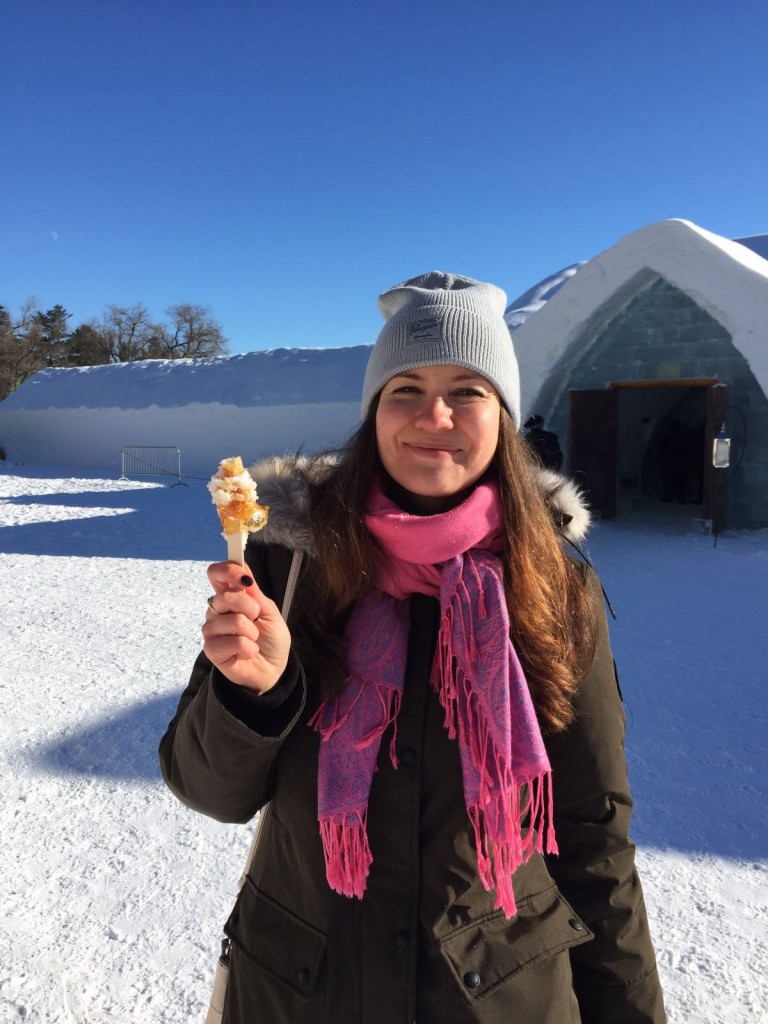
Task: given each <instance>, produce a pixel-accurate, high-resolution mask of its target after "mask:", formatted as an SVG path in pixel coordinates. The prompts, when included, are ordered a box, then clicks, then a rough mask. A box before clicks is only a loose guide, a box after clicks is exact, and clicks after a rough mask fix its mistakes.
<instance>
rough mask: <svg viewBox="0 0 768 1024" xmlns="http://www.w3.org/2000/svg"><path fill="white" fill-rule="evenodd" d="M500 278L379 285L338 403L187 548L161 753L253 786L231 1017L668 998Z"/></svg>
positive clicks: (210, 784) (203, 778)
mask: <svg viewBox="0 0 768 1024" xmlns="http://www.w3.org/2000/svg"><path fill="white" fill-rule="evenodd" d="M505 305H506V297H505V295H504V293H503V291H501V289H499V288H496V287H495V286H494V285H491V284H484V283H481V282H478V281H474V280H472V279H470V278H466V277H460V276H457V275H453V274H443V273H440V272H437V271H432V272H430V273H427V274H424V275H422V276H420V277H417V278H413V279H411V280H409V281H405V282H404V283H403V284H400V285H397V286H395V287H394V288H391V289H389V290H388V291H386V292H384V293H383V294H382V295H381V296H380V299H379V307H380V309H381V312H382V314H383V316H384V318H385V321H386V323H385V325H384V328H383V329H382V331H381V334H380V335H379V338H378V340H377V342H376V344H375V346H374V348H373V351H372V354H371V357H370V360H369V363H368V367H367V371H366V375H365V381H364V385H363V395H362V415H363V420H362V425H361V426H360V428H359V430H358V431H357V432H356V433H355V434H354V435H353V437H352V438H351V440H350V441H349V443H348V445H347V446H346V448H345V449H344V450H343V451H342V452H341V453H340V454H339V453H337V454H336V455H335V456H332V457H329V456H322V457H316V458H306V457H298V456H297V457H292V458H275V459H271V460H267V461H266V462H264V463H262V464H261V465H259V466H257V467H255V468H254V470H253V472H254V475H255V477H256V479H257V483H258V489H259V495H260V500H262V501H264V502H265V503H266V504H268V505H269V506H270V512H269V523H268V525H267V527H266V528H265V529H264V530H263V531H261V532H260V533H258V534H256V535H254V536H253V537H252V542H251V543H249V545H248V548H247V556H246V557H247V561H248V569H247V571H245V572H244V570H243V567H242V566H240V565H237V564H235V563H232V562H217V563H215V564H213V565H211V566H210V567H209V569H208V578H209V581H210V584H211V587H212V591H213V593H212V596H211V598H210V600H209V609H208V611H207V613H206V617H205V623H204V625H203V630H202V631H203V638H204V646H203V651H202V653H201V654H200V656H199V658H198V660H197V662H196V664H195V666H194V669H193V672H192V676H191V679H190V682H189V685H188V686H187V688H186V690H185V691H184V693H183V694H182V696H181V700H180V702H179V706H178V709H177V712H176V715H175V717H174V718H173V720H172V721H171V723H170V725H169V727H168V731H167V732H166V734H165V736H164V737H163V740H162V742H161V745H160V762H161V767H162V772H163V776H164V778H165V781H166V782H167V784H168V785H169V786H170V788H171V790H172V791H173V792H174V793H175V794H176V796H177V797H178V798H179V799H180V800H182V801H183V802H184V803H185V804H186V805H188V806H189V807H192V808H194V809H195V810H197V811H200V812H202V813H203V814H207V815H211V816H213V817H214V818H217V819H218V820H220V821H226V822H245V821H248V820H250V819H251V818H252V817H253V816H254V815H255V814H256V812H257V811H259V809H260V808H263V807H264V806H265V805H266V804H267V803H268V808H267V810H266V811H265V813H266V815H267V818H266V823H265V832H264V835H263V838H262V840H261V842H260V844H259V847H258V850H257V854H256V856H255V858H254V861H253V863H252V865H251V868H250V871H249V874H248V877H247V880H246V882H245V885H244V886H243V888H242V890H241V893H240V896H239V897H238V900H237V903H236V905H235V908H234V910H233V912H232V914H231V916H230V918H229V921H228V922H227V925H226V931H227V934H228V935H229V937H230V939H231V943H232V948H231V967H230V977H229V984H228V987H227V994H226V1001H225V1009H224V1021H225V1024H250V1022H251V1021H253V1020H256V1019H259V1020H264V1021H269V1022H270V1024H320V1022H323V1021H328V1022H334V1024H336V1022H339V1021H343V1022H344V1024H414V1022H416V1024H435V1022H438V1021H439V1022H443V1021H452V1022H454V1024H470V1022H479V1024H502V1022H503V1024H576V1022H579V1021H583V1022H586V1021H589V1022H596V1024H619V1022H621V1024H663V1022H664V1020H665V1014H664V1008H663V1000H662V994H661V989H660V985H659V979H658V975H657V971H656V964H655V958H654V952H653V948H652V943H651V938H650V935H649V929H648V922H647V917H646V911H645V906H644V902H643V895H642V889H641V886H640V882H639V880H638V877H637V872H636V870H635V862H634V846H633V844H632V842H631V840H630V838H629V836H628V827H629V820H630V814H631V807H632V800H631V797H630V791H629V785H628V781H627V771H626V764H625V759H624V753H623V737H624V712H623V709H622V703H621V697H620V693H619V689H618V684H617V678H616V674H615V668H614V663H613V660H612V657H611V651H610V646H609V641H608V632H607V624H606V619H605V613H604V609H603V602H602V596H601V589H600V585H599V582H598V580H597V578H596V576H595V574H594V572H593V571H592V570H591V569H590V568H589V566H587V565H585V564H583V563H581V562H578V561H575V560H573V559H572V558H571V557H570V556H568V555H566V554H565V551H564V540H565V538H566V537H570V538H572V539H578V538H580V537H581V536H583V534H584V532H585V531H586V528H587V525H588V515H587V513H586V511H585V509H584V507H583V505H582V503H581V501H580V498H579V494H578V491H577V490H576V488H575V486H574V485H573V483H572V482H570V481H567V480H565V479H563V478H559V479H558V480H557V481H553V480H552V476H551V474H549V473H545V472H544V471H543V470H542V469H541V467H539V466H538V465H537V464H536V463H535V462H534V460H533V459H532V458H531V456H530V453H529V450H528V447H527V446H526V445H525V444H524V443H523V441H522V440H521V438H520V436H519V434H518V432H517V430H518V426H519V419H520V390H519V380H518V369H517V363H516V360H515V355H514V350H513V347H512V344H511V341H510V337H509V333H508V331H507V328H506V325H505V323H504V319H503V313H504V308H505ZM297 552H300V553H301V554H300V556H298V555H297ZM298 557H301V559H302V561H301V565H302V569H301V574H300V578H299V581H298V587H297V590H296V596H295V599H294V601H293V604H292V606H291V611H290V613H289V615H288V621H287V622H286V621H285V620H284V619H283V617H282V616H281V614H280V611H279V608H280V606H281V602H282V596H283V593H284V590H285V588H286V580H287V577H288V574H289V566H291V565H292V564H296V562H295V559H297V558H298Z"/></svg>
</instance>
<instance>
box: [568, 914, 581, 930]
mask: <svg viewBox="0 0 768 1024" xmlns="http://www.w3.org/2000/svg"><path fill="white" fill-rule="evenodd" d="M568 924H569V925H570V926H571V928H573V930H574V931H576V932H583V931H584V925H583V924H582V923H581V921H579V920H578V919H577V918H575V917H572V918H571V919H570V921H569V922H568Z"/></svg>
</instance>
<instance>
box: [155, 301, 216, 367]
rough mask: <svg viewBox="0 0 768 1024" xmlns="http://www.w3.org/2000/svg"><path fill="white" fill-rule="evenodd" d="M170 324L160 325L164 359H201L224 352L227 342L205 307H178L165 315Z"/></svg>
mask: <svg viewBox="0 0 768 1024" xmlns="http://www.w3.org/2000/svg"><path fill="white" fill-rule="evenodd" d="M165 314H166V316H167V317H168V318H169V320H170V324H168V325H165V324H164V325H162V327H161V331H162V334H161V336H160V339H159V341H160V350H161V351H162V353H163V355H164V356H165V358H166V359H200V358H201V357H204V356H218V355H221V354H222V353H224V352H226V350H227V339H226V338H225V337H224V335H223V333H222V330H221V327H220V326H219V325H218V324H217V323H216V321H215V320H214V319H213V317H212V316H211V314H210V311H209V310H208V309H206V307H205V306H195V305H192V304H191V303H186V302H185V303H181V304H180V305H178V306H169V307H168V309H166V311H165Z"/></svg>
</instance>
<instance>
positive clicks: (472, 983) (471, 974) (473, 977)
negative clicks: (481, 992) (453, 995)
mask: <svg viewBox="0 0 768 1024" xmlns="http://www.w3.org/2000/svg"><path fill="white" fill-rule="evenodd" d="M464 984H465V985H466V986H467V988H477V987H478V985H479V984H480V975H479V974H478V973H477V971H467V973H466V974H465V975H464Z"/></svg>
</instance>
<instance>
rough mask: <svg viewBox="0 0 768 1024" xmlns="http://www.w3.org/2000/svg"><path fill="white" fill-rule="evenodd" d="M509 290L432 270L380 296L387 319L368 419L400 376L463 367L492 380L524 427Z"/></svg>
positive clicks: (366, 390)
mask: <svg viewBox="0 0 768 1024" xmlns="http://www.w3.org/2000/svg"><path fill="white" fill-rule="evenodd" d="M505 302H506V296H505V294H504V292H503V291H502V290H501V289H500V288H497V287H496V286H495V285H492V284H484V283H483V282H481V281H474V280H472V278H467V277H459V276H458V275H456V274H444V273H442V272H441V271H430V272H429V273H427V274H422V275H421V276H420V277H417V278H412V279H411V280H410V281H405V282H404V283H403V284H401V285H396V286H395V287H394V288H391V289H390V290H389V291H387V292H384V293H383V294H382V295H380V296H379V308H380V309H381V311H382V313H383V314H384V315H385V316H386V317H387V322H386V324H385V325H384V327H383V329H382V331H381V334H379V337H378V340H377V341H376V344H375V345H374V347H373V352H372V353H371V357H370V359H369V361H368V367H367V369H366V372H365V381H364V383H363V396H362V415H363V417H365V416H366V415H367V413H368V409H369V408H370V404H371V402H372V401H373V399H374V397H375V396H376V395H377V394H378V392H379V391H381V389H382V388H383V387H384V385H385V384H386V383H387V381H388V380H391V379H392V377H394V376H396V375H397V374H398V373H404V372H406V371H407V370H414V369H416V368H418V367H419V366H438V365H455V366H463V367H466V368H467V369H469V370H474V372H475V373H477V374H479V375H480V376H481V377H484V378H485V379H486V380H488V381H490V383H491V384H493V386H494V387H495V388H496V390H497V391H498V393H499V397H500V399H501V401H502V403H503V404H504V406H505V407H506V409H507V411H508V412H509V414H510V415H511V416H512V419H513V420H514V421H515V425H516V426H519V425H520V379H519V375H518V369H517V360H516V359H515V350H514V348H513V346H512V339H511V337H510V334H509V330H508V328H507V325H506V323H505V322H504V304H505Z"/></svg>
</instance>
